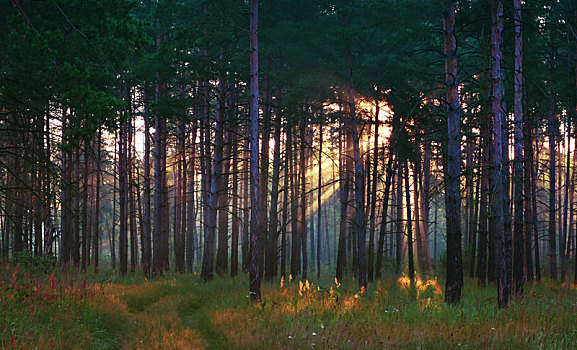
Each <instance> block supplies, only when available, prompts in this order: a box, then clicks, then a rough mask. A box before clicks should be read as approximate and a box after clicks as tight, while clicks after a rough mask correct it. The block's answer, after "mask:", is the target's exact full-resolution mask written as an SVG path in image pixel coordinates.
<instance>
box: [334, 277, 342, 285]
mask: <svg viewBox="0 0 577 350" xmlns="http://www.w3.org/2000/svg"><path fill="white" fill-rule="evenodd" d="M335 285H336V286H337V288H339V287H340V286H341V284H340V283H339V280H338V279H337V278H336V277H335Z"/></svg>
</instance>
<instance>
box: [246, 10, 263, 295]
mask: <svg viewBox="0 0 577 350" xmlns="http://www.w3.org/2000/svg"><path fill="white" fill-rule="evenodd" d="M250 9H251V13H250V185H251V189H250V199H251V201H250V205H251V213H250V214H251V215H250V216H251V220H250V232H251V235H250V247H251V259H250V269H249V279H250V296H251V300H252V301H254V302H260V298H261V295H260V280H261V276H260V271H259V264H258V256H259V252H258V248H259V238H260V237H259V235H260V232H261V230H262V228H263V226H264V225H263V222H261V220H262V212H261V203H260V193H259V192H260V182H259V171H258V166H259V160H258V158H259V152H258V149H259V137H258V136H259V132H258V129H259V127H258V126H259V125H258V115H259V113H258V0H250Z"/></svg>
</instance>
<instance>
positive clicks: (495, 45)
mask: <svg viewBox="0 0 577 350" xmlns="http://www.w3.org/2000/svg"><path fill="white" fill-rule="evenodd" d="M491 5H492V6H491V19H492V33H491V41H492V57H493V69H492V86H493V89H492V91H493V103H492V112H493V118H494V122H493V145H494V169H493V173H492V174H493V179H492V180H493V181H492V191H491V192H492V193H493V195H494V200H492V201H491V209H492V210H491V211H492V215H491V216H492V220H491V221H492V222H493V230H494V233H495V250H496V253H497V274H496V275H497V276H496V277H497V296H498V298H497V302H498V306H499V307H502V308H503V307H507V306H508V305H509V301H510V298H511V280H510V276H509V275H508V272H509V271H508V269H507V264H508V262H507V260H508V259H510V256H507V247H506V242H507V238H506V233H505V231H506V230H507V227H505V221H504V220H505V218H504V210H505V209H504V208H503V206H504V204H505V203H504V200H505V195H504V193H505V189H504V188H503V185H504V184H505V182H504V181H503V179H504V178H505V173H504V172H505V170H504V169H503V168H504V166H507V165H506V164H504V163H503V153H502V152H503V147H502V144H503V135H502V132H503V127H502V125H503V123H504V119H505V113H504V111H503V96H504V93H503V85H502V79H503V73H502V70H501V62H502V49H501V43H502V42H503V33H502V31H503V3H502V2H501V1H500V0H492V3H491Z"/></svg>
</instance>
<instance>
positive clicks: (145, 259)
mask: <svg viewBox="0 0 577 350" xmlns="http://www.w3.org/2000/svg"><path fill="white" fill-rule="evenodd" d="M145 100H146V97H145ZM146 103H147V102H145V104H146ZM144 108H145V111H144V160H143V162H144V174H143V176H144V178H143V181H144V198H143V202H144V203H143V207H144V208H143V214H142V218H141V220H142V234H141V240H142V242H141V246H142V270H143V271H144V275H145V276H147V277H150V269H151V260H152V246H151V243H152V242H151V225H150V116H149V114H148V106H147V105H145V107H144Z"/></svg>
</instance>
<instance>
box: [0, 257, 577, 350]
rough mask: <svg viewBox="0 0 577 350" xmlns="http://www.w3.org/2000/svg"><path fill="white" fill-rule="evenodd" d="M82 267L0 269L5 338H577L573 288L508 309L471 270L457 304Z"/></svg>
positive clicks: (421, 288)
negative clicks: (252, 290)
mask: <svg viewBox="0 0 577 350" xmlns="http://www.w3.org/2000/svg"><path fill="white" fill-rule="evenodd" d="M83 277H85V275H83V274H81V273H77V272H66V273H59V272H55V273H51V274H43V275H33V274H23V273H21V271H16V270H15V267H14V265H6V264H5V265H2V269H1V271H0V278H1V279H0V286H1V289H0V307H2V315H1V317H0V324H1V327H0V346H1V347H2V348H8V349H10V348H24V349H29V348H39V349H45V348H55V349H199V348H215V349H226V348H230V349H277V348H339V349H340V348H343V349H357V348H387V347H391V348H418V347H420V348H432V349H436V348H439V349H445V348H457V347H464V346H467V347H469V348H507V349H509V348H523V349H525V348H553V349H555V348H558V349H567V348H575V347H577V326H576V324H577V323H576V322H575V317H576V316H575V315H577V291H576V290H575V287H574V286H573V287H571V286H561V285H559V284H558V283H556V282H553V281H544V282H542V283H541V284H538V285H537V284H535V285H528V286H526V287H525V294H524V296H522V297H518V298H515V299H514V300H513V302H512V304H511V306H510V307H509V308H508V309H506V310H500V309H497V307H496V300H495V295H496V291H495V289H494V287H487V288H484V289H480V288H477V287H475V283H474V282H473V281H471V280H468V281H466V289H465V291H464V296H463V299H462V303H461V304H460V305H458V306H449V305H447V304H445V303H444V301H443V287H442V286H443V284H442V282H441V281H437V280H436V279H435V278H430V277H423V279H422V280H421V279H420V278H417V279H415V280H414V281H411V280H409V279H408V278H406V277H401V278H394V277H392V276H391V277H389V278H386V279H384V280H382V281H380V282H376V283H373V284H372V285H370V286H369V288H368V289H367V290H364V291H358V290H357V289H356V287H355V286H356V283H355V281H345V282H343V283H342V284H341V283H340V282H338V281H334V280H333V281H331V280H329V279H328V278H327V279H325V280H322V281H321V282H319V283H320V285H317V284H314V283H311V282H308V281H300V280H295V279H287V280H282V281H281V280H276V281H275V282H274V283H270V284H265V285H263V290H262V292H263V301H262V303H260V304H256V305H255V304H252V303H251V302H250V299H249V295H248V288H247V286H248V281H247V278H246V277H245V276H241V277H239V278H237V279H229V278H224V277H223V278H217V279H215V280H214V281H212V282H209V283H205V282H203V281H201V279H200V278H199V277H198V276H197V275H195V274H187V275H180V274H175V275H168V276H165V277H163V278H160V279H156V280H154V281H150V280H146V279H145V278H144V276H142V275H139V274H135V275H132V276H129V277H123V278H121V277H117V276H116V275H115V274H114V273H113V272H110V271H105V272H102V273H100V274H98V275H89V276H88V277H89V280H86V279H83Z"/></svg>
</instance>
